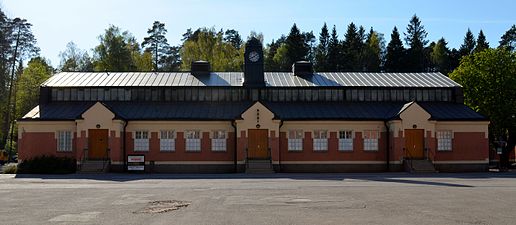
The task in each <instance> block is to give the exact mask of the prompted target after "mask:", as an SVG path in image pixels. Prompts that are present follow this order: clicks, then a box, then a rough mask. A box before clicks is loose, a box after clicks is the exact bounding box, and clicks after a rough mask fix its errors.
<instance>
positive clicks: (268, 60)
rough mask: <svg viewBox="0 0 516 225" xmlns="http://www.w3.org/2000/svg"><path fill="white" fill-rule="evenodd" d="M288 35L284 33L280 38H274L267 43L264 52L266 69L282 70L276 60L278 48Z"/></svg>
mask: <svg viewBox="0 0 516 225" xmlns="http://www.w3.org/2000/svg"><path fill="white" fill-rule="evenodd" d="M285 39H286V37H285V36H284V35H282V36H281V37H280V38H279V39H278V40H276V41H275V40H272V41H271V43H269V44H267V47H266V48H265V54H264V67H265V70H266V71H280V65H279V64H277V63H276V62H275V61H274V56H275V55H276V53H277V51H278V48H279V47H280V46H281V45H282V44H284V43H285Z"/></svg>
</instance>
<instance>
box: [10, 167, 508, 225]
mask: <svg viewBox="0 0 516 225" xmlns="http://www.w3.org/2000/svg"><path fill="white" fill-rule="evenodd" d="M514 209H516V173H467V174H408V173H376V174H183V175H177V174H71V175H8V174H1V175H0V224H418V225H421V224H515V223H516V213H514V212H515V211H514Z"/></svg>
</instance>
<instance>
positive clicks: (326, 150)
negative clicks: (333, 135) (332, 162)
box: [313, 149, 328, 152]
mask: <svg viewBox="0 0 516 225" xmlns="http://www.w3.org/2000/svg"><path fill="white" fill-rule="evenodd" d="M313 152H328V149H324V150H313Z"/></svg>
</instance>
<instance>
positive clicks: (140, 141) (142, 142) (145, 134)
mask: <svg viewBox="0 0 516 225" xmlns="http://www.w3.org/2000/svg"><path fill="white" fill-rule="evenodd" d="M149 139H150V137H149V131H147V130H135V131H134V146H133V149H134V151H135V152H148V151H149V150H150V147H149Z"/></svg>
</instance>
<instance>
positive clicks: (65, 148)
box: [56, 130, 73, 152]
mask: <svg viewBox="0 0 516 225" xmlns="http://www.w3.org/2000/svg"><path fill="white" fill-rule="evenodd" d="M56 147H57V149H56V150H57V151H58V152H72V151H73V132H72V131H71V130H59V131H57V146H56Z"/></svg>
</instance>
